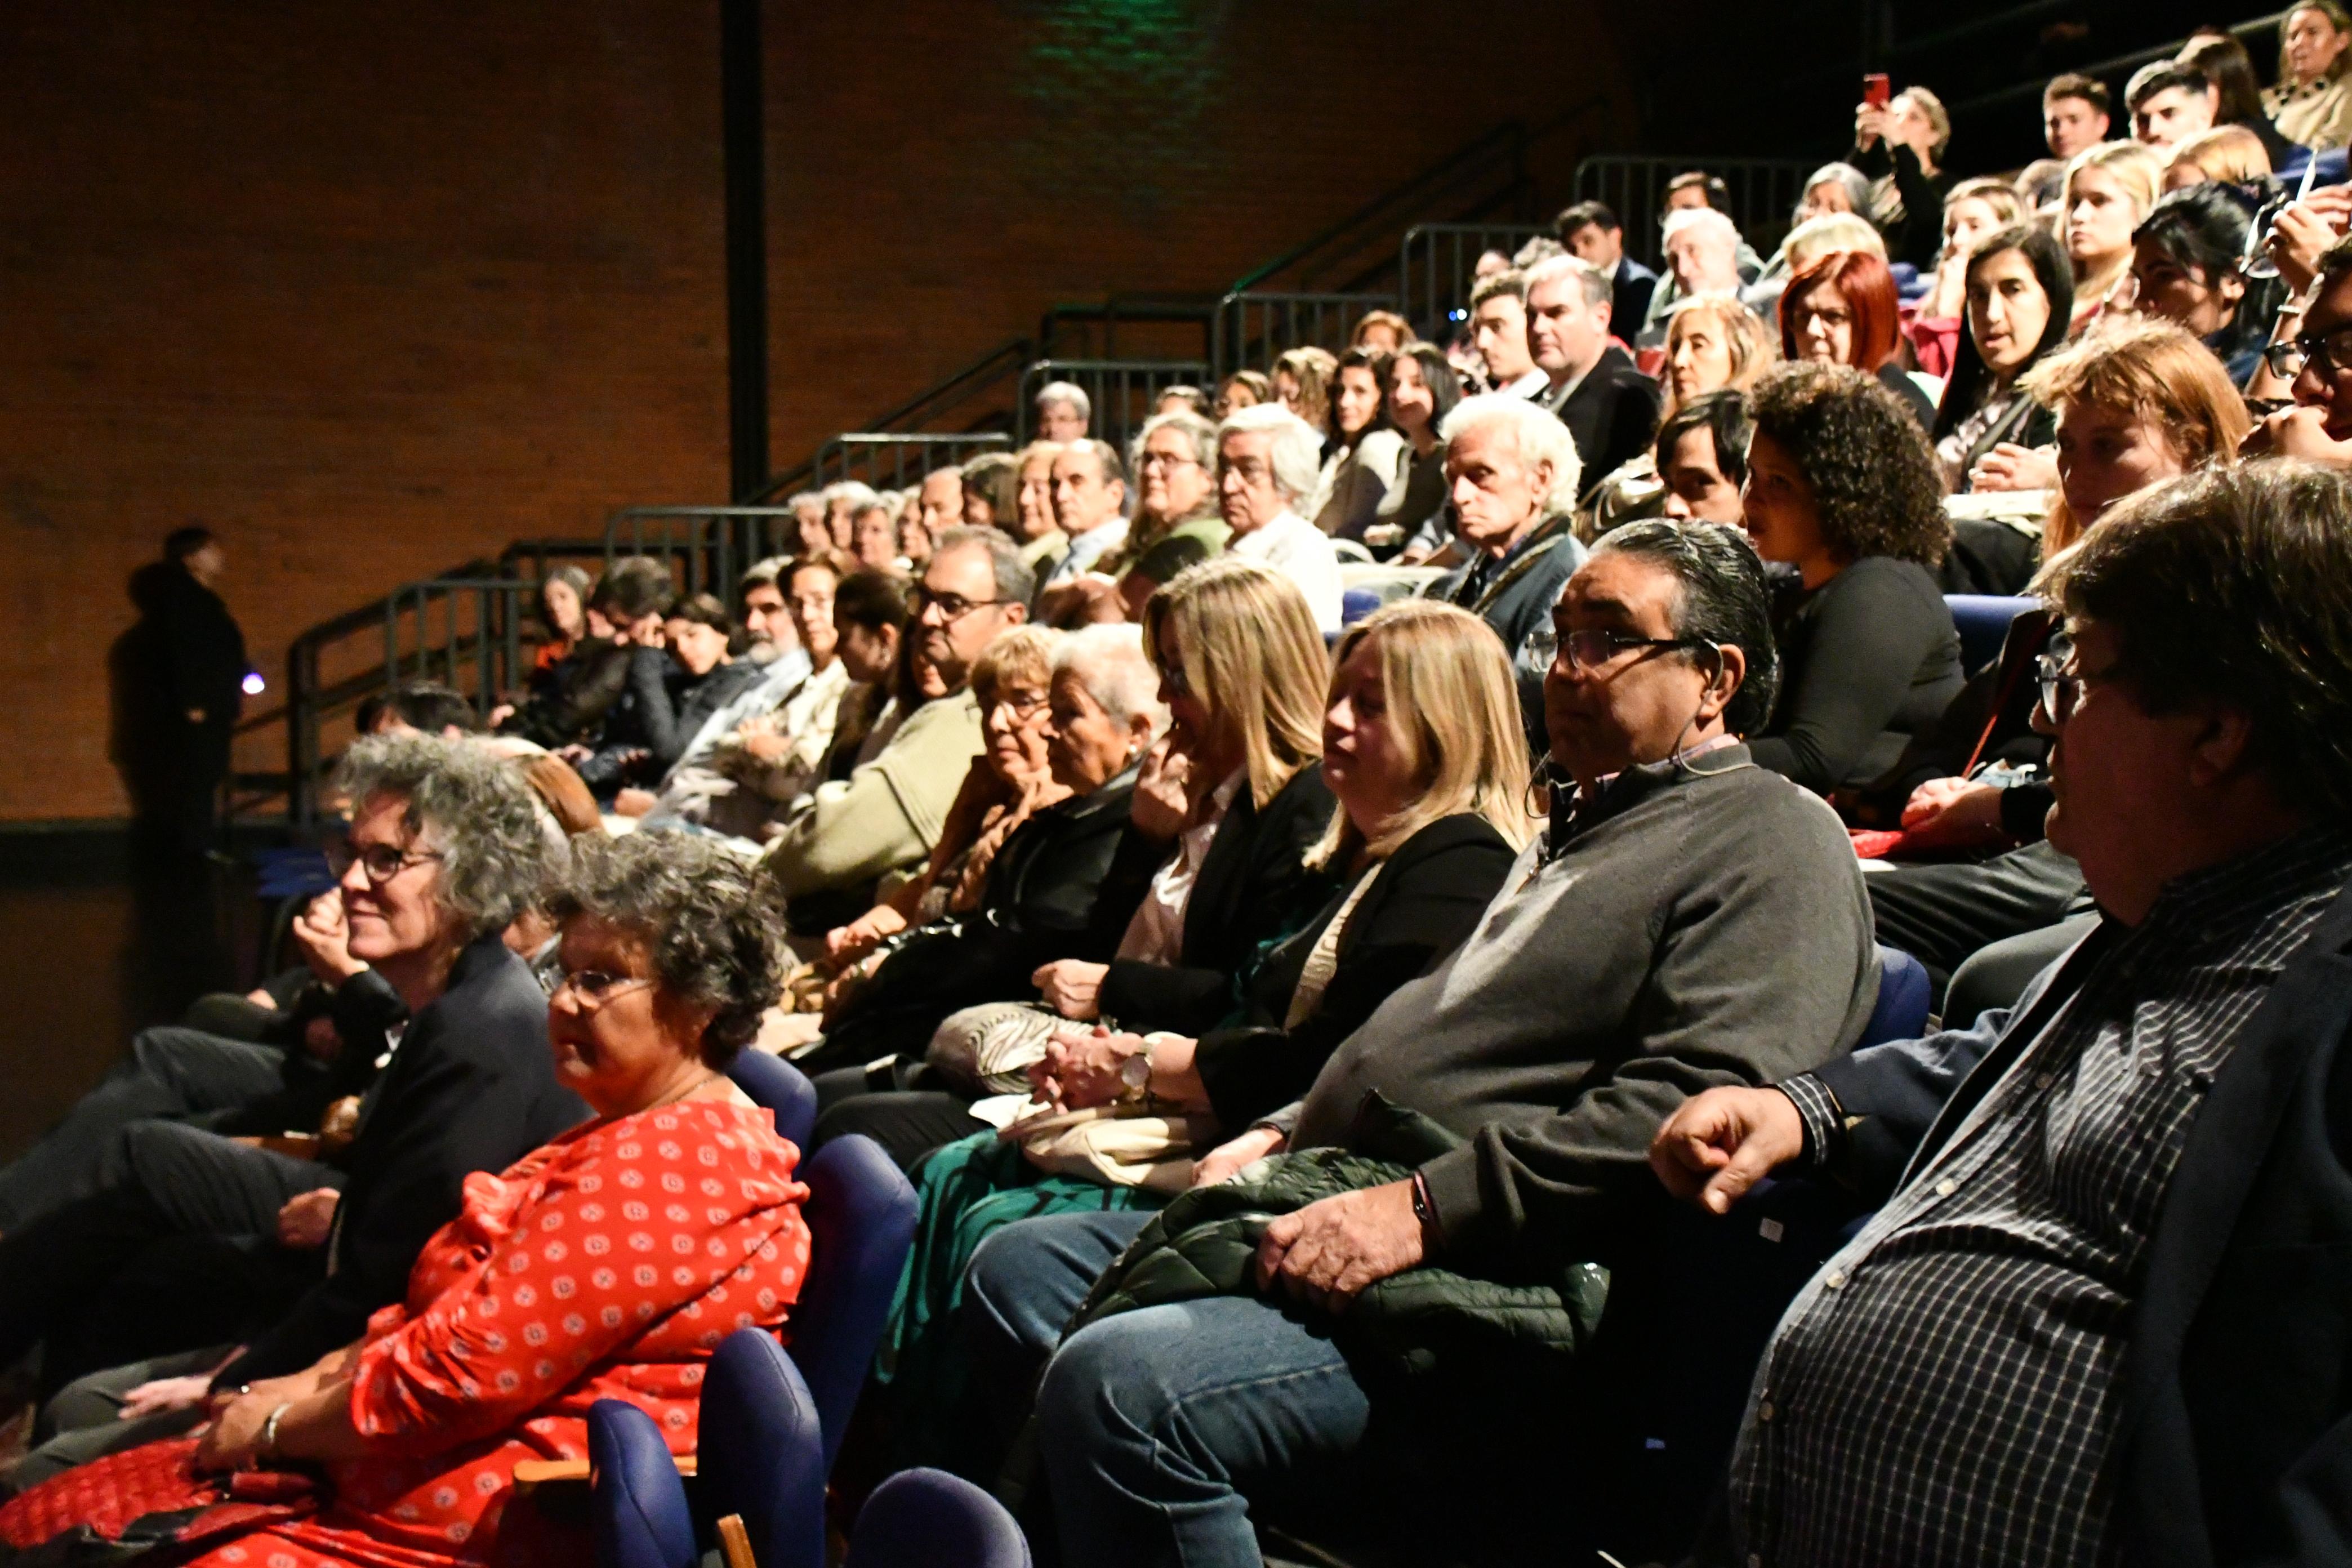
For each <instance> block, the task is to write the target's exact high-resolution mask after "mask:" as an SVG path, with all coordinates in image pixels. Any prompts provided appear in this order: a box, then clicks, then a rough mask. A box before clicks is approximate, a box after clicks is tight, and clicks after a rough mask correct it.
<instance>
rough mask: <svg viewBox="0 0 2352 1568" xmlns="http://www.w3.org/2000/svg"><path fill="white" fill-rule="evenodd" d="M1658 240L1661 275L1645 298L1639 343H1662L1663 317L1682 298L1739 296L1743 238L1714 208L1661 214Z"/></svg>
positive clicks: (1649, 345) (1664, 330)
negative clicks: (1661, 255)
mask: <svg viewBox="0 0 2352 1568" xmlns="http://www.w3.org/2000/svg"><path fill="white" fill-rule="evenodd" d="M1662 243H1663V244H1664V247H1665V255H1666V275H1665V276H1664V278H1661V279H1658V289H1657V292H1656V293H1655V294H1654V295H1653V296H1652V297H1651V300H1650V319H1649V321H1646V322H1644V323H1643V328H1642V335H1641V338H1640V339H1639V340H1638V341H1639V342H1641V344H1642V345H1643V347H1654V346H1655V345H1656V344H1659V343H1663V342H1665V341H1666V315H1667V312H1668V311H1669V310H1672V309H1673V308H1674V306H1675V304H1676V303H1677V302H1679V301H1681V300H1695V299H1696V298H1698V296H1700V295H1702V294H1738V292H1739V289H1740V283H1741V274H1740V263H1741V258H1742V254H1743V248H1744V246H1743V242H1742V241H1741V239H1740V237H1739V230H1738V226H1735V225H1734V224H1733V223H1732V221H1731V219H1729V218H1728V217H1727V216H1724V215H1723V214H1721V213H1719V212H1717V211H1716V210H1715V209H1714V208H1713V207H1685V208H1682V209H1681V210H1679V211H1676V212H1672V213H1669V214H1667V215H1666V225H1665V229H1664V237H1663V241H1662Z"/></svg>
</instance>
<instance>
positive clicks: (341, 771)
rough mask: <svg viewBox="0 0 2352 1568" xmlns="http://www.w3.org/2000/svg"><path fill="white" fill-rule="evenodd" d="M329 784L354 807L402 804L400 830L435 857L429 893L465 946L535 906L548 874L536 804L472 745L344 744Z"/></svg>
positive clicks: (387, 739) (431, 740)
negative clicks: (386, 801)
mask: <svg viewBox="0 0 2352 1568" xmlns="http://www.w3.org/2000/svg"><path fill="white" fill-rule="evenodd" d="M335 787H336V789H338V790H339V791H340V792H341V793H342V794H343V795H345V796H346V797H348V798H349V799H350V800H351V801H352V805H354V806H355V807H356V806H358V805H362V804H364V803H365V802H367V801H369V800H372V799H373V798H375V797H377V796H382V795H390V796H394V797H396V798H398V799H400V800H402V801H404V802H405V803H406V806H405V809H404V811H403V813H402V815H401V823H402V825H403V826H404V827H406V828H407V830H408V831H409V833H410V834H411V835H413V836H414V837H415V839H416V841H417V842H419V843H421V844H424V845H426V846H428V847H430V848H431V849H432V850H433V851H434V853H436V854H437V855H439V856H440V857H441V872H440V876H439V879H437V880H436V882H435V883H434V886H433V895H434V898H435V899H436V900H437V901H438V902H439V903H440V905H441V907H442V908H443V909H445V910H448V911H449V912H450V913H451V914H452V915H455V916H456V917H457V919H458V921H460V922H462V923H463V925H464V926H465V929H466V938H467V941H469V942H470V941H472V940H473V939H474V938H476V937H478V936H481V935H483V934H485V933H486V932H488V931H504V930H505V929H506V928H507V927H508V926H509V925H511V924H512V923H513V922H514V919H515V917H516V916H517V915H520V913H522V912H523V910H527V909H530V907H532V906H533V905H534V904H536V903H537V902H538V901H539V898H540V894H541V890H542V889H544V887H545V885H546V882H547V879H548V874H549V872H550V870H551V868H552V867H551V861H550V849H551V846H550V844H549V840H548V837H547V833H546V830H545V829H544V828H543V827H542V826H541V823H540V805H539V799H538V797H537V796H536V795H532V794H531V791H530V785H529V784H525V783H524V782H523V779H522V775H521V774H520V773H517V772H516V771H515V770H514V769H513V768H511V767H509V765H508V764H507V763H506V762H505V760H504V759H502V758H499V757H497V756H493V755H492V754H491V753H490V752H488V751H485V750H484V749H483V748H482V747H481V746H479V745H478V744H476V743H475V742H471V741H446V740H443V739H441V738H439V737H438V736H431V735H371V736H368V737H366V738H364V739H362V740H358V741H354V742H352V746H351V749H350V750H349V751H347V752H344V753H343V760H342V763H341V765H340V766H338V767H337V768H336V770H335Z"/></svg>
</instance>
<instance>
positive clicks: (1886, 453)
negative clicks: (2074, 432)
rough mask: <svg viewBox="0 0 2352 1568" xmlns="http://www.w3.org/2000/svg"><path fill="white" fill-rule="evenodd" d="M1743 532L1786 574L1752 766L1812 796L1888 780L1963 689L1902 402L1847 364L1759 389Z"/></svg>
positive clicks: (1923, 457) (1927, 458)
mask: <svg viewBox="0 0 2352 1568" xmlns="http://www.w3.org/2000/svg"><path fill="white" fill-rule="evenodd" d="M1752 404H1753V411H1754V417H1755V425H1756V428H1755V435H1754V437H1752V439H1751V440H1750V441H1749V443H1748V487H1747V494H1746V512H1747V525H1748V537H1749V538H1750V539H1751V540H1753V541H1754V542H1755V544H1756V549H1757V552H1758V553H1759V554H1761V555H1762V556H1763V557H1764V559H1765V560H1767V561H1775V562H1781V563H1787V564H1789V565H1791V566H1794V567H1795V568H1796V569H1797V582H1796V583H1795V584H1792V585H1791V588H1790V591H1788V592H1785V593H1784V594H1783V595H1781V597H1780V603H1779V604H1778V605H1776V606H1775V610H1774V615H1773V633H1774V640H1775V641H1776V642H1777V643H1778V645H1779V647H1780V667H1781V683H1780V697H1779V700H1778V701H1777V702H1776V703H1775V704H1774V706H1773V708H1772V710H1771V713H1770V716H1769V719H1768V720H1767V721H1766V722H1765V723H1764V724H1762V725H1761V726H1760V727H1759V729H1757V730H1756V731H1753V732H1752V734H1751V735H1750V736H1749V739H1748V748H1749V751H1750V752H1752V754H1753V755H1754V757H1755V761H1756V764H1757V766H1759V767H1761V768H1768V769H1769V770H1771V771H1772V772H1774V773H1782V774H1785V775H1787V776H1788V777H1789V778H1790V779H1792V780H1794V781H1795V782H1797V783H1798V784H1802V785H1804V786H1805V787H1806V788H1807V789H1810V790H1813V791H1815V792H1816V793H1819V794H1822V795H1829V794H1830V793H1831V792H1832V791H1834V790H1838V789H1842V788H1846V787H1859V786H1861V785H1864V784H1868V783H1870V782H1871V781H1872V780H1874V779H1875V778H1877V777H1878V776H1879V775H1880V774H1882V773H1885V771H1886V770H1887V768H1888V767H1889V766H1890V765H1891V764H1892V763H1894V761H1895V758H1896V757H1897V756H1898V755H1899V754H1900V753H1901V752H1902V750H1903V746H1904V742H1906V740H1908V739H1909V737H1910V736H1912V735H1913V734H1915V733H1916V732H1917V731H1920V730H1923V729H1925V728H1926V727H1927V726H1928V725H1929V724H1931V723H1933V722H1934V721H1936V719H1937V717H1938V716H1940V715H1941V714H1942V712H1943V711H1944V709H1945V706H1946V705H1947V704H1948V703H1949V702H1950V701H1951V700H1952V696H1953V694H1954V693H1955V692H1957V691H1958V689H1959V688H1960V683H1961V679H1962V677H1961V672H1960V655H1959V647H1960V645H1959V637H1958V634H1957V633H1956V632H1954V630H1953V629H1952V616H1951V612H1950V611H1948V610H1947V609H1946V608H1945V607H1944V601H1943V596H1942V595H1941V593H1940V592H1939V591H1938V588H1937V581H1936V575H1935V574H1936V569H1937V567H1939V566H1940V565H1942V564H1943V561H1944V556H1945V554H1946V552H1948V549H1949V547H1950V544H1951V531H1950V529H1949V527H1948V525H1947V524H1946V522H1945V521H1944V510H1943V507H1942V505H1941V496H1940V489H1939V487H1938V486H1937V480H1936V464H1935V458H1934V456H1933V454H1931V453H1930V452H1929V451H1928V449H1927V440H1926V438H1925V437H1922V436H1921V435H1920V433H1919V427H1918V426H1917V425H1916V424H1915V423H1914V422H1913V421H1912V419H1911V417H1910V415H1909V411H1908V410H1907V409H1906V408H1905V406H1904V405H1903V403H1902V402H1901V400H1900V399H1898V398H1897V397H1896V396H1895V395H1894V394H1893V393H1891V392H1889V391H1887V390H1886V388H1885V387H1884V386H1882V385H1880V384H1878V383H1877V382H1875V381H1874V380H1873V379H1872V378H1870V377H1868V376H1864V375H1863V374H1861V373H1860V372H1858V371H1854V370H1852V369H1850V368H1848V367H1846V366H1843V365H1818V364H1792V365H1784V366H1782V367H1781V368H1780V369H1778V370H1775V371H1773V372H1771V373H1770V374H1768V375H1766V376H1765V377H1764V379H1763V380H1762V381H1761V382H1759V383H1758V384H1757V387H1756V392H1755V395H1754V397H1753V399H1752Z"/></svg>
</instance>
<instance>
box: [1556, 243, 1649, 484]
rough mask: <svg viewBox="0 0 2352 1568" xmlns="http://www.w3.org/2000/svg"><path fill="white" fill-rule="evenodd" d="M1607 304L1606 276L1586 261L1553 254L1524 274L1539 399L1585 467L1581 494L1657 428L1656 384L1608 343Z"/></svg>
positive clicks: (1637, 451)
mask: <svg viewBox="0 0 2352 1568" xmlns="http://www.w3.org/2000/svg"><path fill="white" fill-rule="evenodd" d="M1610 310H1611V305H1610V294H1609V279H1607V278H1605V277H1603V276H1602V275H1601V269H1600V268H1597V267H1595V266H1593V265H1592V264H1591V262H1589V261H1582V260H1580V259H1578V258H1575V257H1573V256H1555V257H1553V258H1550V259H1549V260H1547V261H1539V262H1538V263H1537V264H1536V265H1535V268H1533V269H1532V270H1531V271H1529V272H1528V343H1529V345H1530V346H1531V347H1532V348H1533V349H1534V351H1535V357H1536V368H1537V369H1538V370H1540V371H1542V372H1543V373H1544V374H1546V375H1548V376H1549V377H1550V378H1551V390H1550V391H1549V393H1547V394H1545V395H1544V396H1543V399H1542V402H1543V405H1544V406H1545V407H1546V408H1548V409H1549V410H1550V411H1551V412H1552V413H1553V414H1555V415H1557V416H1559V421H1560V423H1561V424H1563V425H1565V426H1568V433H1569V435H1570V436H1571V437H1574V438H1575V441H1576V454H1577V456H1578V458H1580V459H1582V462H1583V465H1584V482H1583V490H1582V493H1581V494H1580V495H1579V497H1578V498H1577V499H1578V500H1582V499H1583V498H1584V495H1589V494H1590V493H1591V489H1592V488H1593V487H1594V486H1595V485H1597V484H1599V483H1600V482H1601V480H1602V479H1605V478H1607V477H1608V476H1609V475H1611V474H1612V473H1615V472H1616V471H1617V469H1618V468H1619V467H1620V466H1621V465H1622V464H1623V463H1624V462H1625V461H1627V460H1628V459H1629V458H1637V457H1639V456H1641V455H1642V454H1643V452H1646V451H1648V450H1649V449H1650V437H1652V436H1653V435H1654V434H1655V433H1656V432H1657V428H1658V405H1659V403H1660V400H1661V397H1662V394H1661V393H1660V392H1659V390H1658V384H1657V383H1656V382H1655V381H1654V380H1653V379H1651V378H1650V377H1649V376H1646V375H1644V374H1642V371H1641V368H1640V367H1639V366H1637V365H1636V364H1634V363H1633V355H1631V354H1629V353H1626V352H1625V351H1624V350H1623V349H1622V348H1619V347H1618V346H1617V345H1616V344H1615V343H1613V342H1610V337H1609V334H1610V328H1611V316H1610Z"/></svg>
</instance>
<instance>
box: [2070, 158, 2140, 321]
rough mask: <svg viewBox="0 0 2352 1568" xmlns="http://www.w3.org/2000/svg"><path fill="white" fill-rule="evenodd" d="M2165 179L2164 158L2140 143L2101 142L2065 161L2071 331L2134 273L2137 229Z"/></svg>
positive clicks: (2096, 311)
mask: <svg viewBox="0 0 2352 1568" xmlns="http://www.w3.org/2000/svg"><path fill="white" fill-rule="evenodd" d="M2163 178H2164V163H2163V160H2162V159H2160V158H2159V157H2158V156H2157V154H2156V153H2153V152H2152V151H2150V150H2149V149H2148V148H2147V147H2145V146H2142V145H2141V144H2140V143H2139V142H2100V143H2099V144H2098V145H2097V146H2095V147H2094V148H2092V149H2090V150H2089V151H2088V152H2086V153H2082V154H2080V155H2079V156H2077V157H2076V158H2075V159H2074V162H2073V163H2069V164H2067V165H2066V188H2065V195H2064V197H2063V200H2064V202H2065V208H2066V231H2065V232H2066V257H2067V260H2068V261H2069V262H2070V263H2071V264H2072V266H2073V268H2074V312H2073V319H2072V329H2074V330H2079V329H2080V328H2081V327H2083V326H2084V324H2086V323H2087V322H2089V321H2091V320H2092V319H2093V318H2095V317H2096V316H2097V315H2098V313H2099V312H2100V311H2101V310H2104V309H2105V307H2106V303H2107V300H2108V297H2109V296H2110V295H2112V294H2114V293H2115V292H2116V289H2118V288H2119V287H2121V286H2122V284H2123V280H2124V279H2126V277H2128V276H2130V274H2131V261H2132V232H2133V231H2134V230H2135V229H2137V228H2138V227H2139V226H2140V224H2141V222H2142V220H2144V219H2145V218H2146V217H2147V214H2148V209H2149V208H2150V207H2153V206H2154V205H2156V198H2157V194H2158V190H2159V189H2160V188H2161V185H2162V183H2163Z"/></svg>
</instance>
